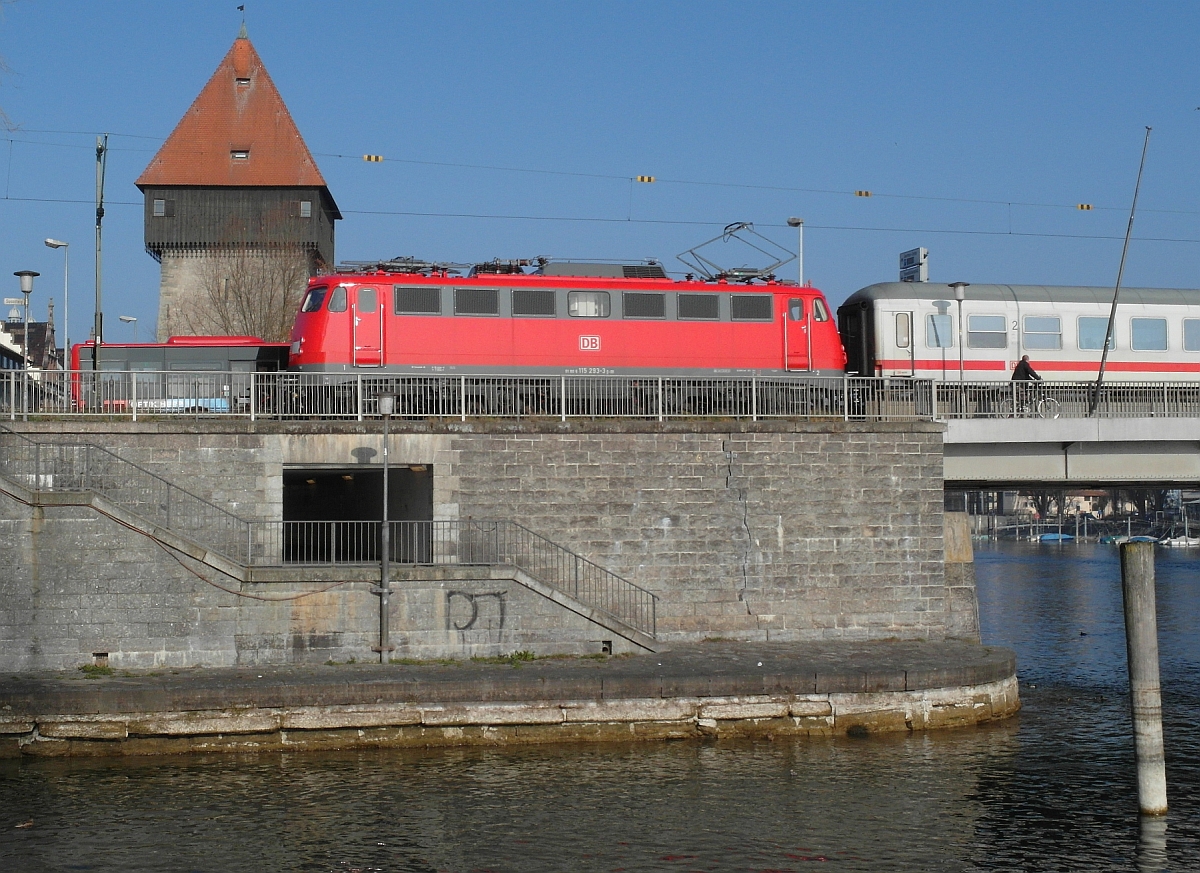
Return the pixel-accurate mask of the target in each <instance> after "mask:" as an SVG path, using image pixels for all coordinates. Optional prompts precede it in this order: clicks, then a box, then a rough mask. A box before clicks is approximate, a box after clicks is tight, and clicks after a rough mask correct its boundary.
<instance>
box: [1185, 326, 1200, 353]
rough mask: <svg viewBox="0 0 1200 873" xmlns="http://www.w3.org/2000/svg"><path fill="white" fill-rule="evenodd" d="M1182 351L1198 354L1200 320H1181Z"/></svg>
mask: <svg viewBox="0 0 1200 873" xmlns="http://www.w3.org/2000/svg"><path fill="white" fill-rule="evenodd" d="M1183 350H1184V351H1185V352H1200V318H1185V319H1184V320H1183Z"/></svg>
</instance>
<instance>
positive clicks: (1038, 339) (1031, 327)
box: [1021, 315, 1062, 351]
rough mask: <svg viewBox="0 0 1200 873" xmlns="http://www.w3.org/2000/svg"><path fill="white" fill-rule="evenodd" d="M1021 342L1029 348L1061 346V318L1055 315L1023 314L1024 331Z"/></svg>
mask: <svg viewBox="0 0 1200 873" xmlns="http://www.w3.org/2000/svg"><path fill="white" fill-rule="evenodd" d="M1021 344H1022V345H1023V346H1024V347H1025V348H1026V349H1029V350H1035V349H1036V350H1039V351H1040V350H1044V349H1049V350H1052V351H1057V350H1058V349H1061V348H1062V319H1060V318H1059V317H1058V316H1057V315H1027V316H1025V331H1024V333H1023V334H1022V337H1021Z"/></svg>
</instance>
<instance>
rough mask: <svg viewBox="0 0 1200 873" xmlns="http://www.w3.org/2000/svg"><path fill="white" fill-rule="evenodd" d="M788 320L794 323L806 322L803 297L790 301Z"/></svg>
mask: <svg viewBox="0 0 1200 873" xmlns="http://www.w3.org/2000/svg"><path fill="white" fill-rule="evenodd" d="M788 318H790V319H791V320H792V321H804V298H803V297H793V298H792V299H790V300H789V301H788Z"/></svg>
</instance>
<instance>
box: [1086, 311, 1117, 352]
mask: <svg viewBox="0 0 1200 873" xmlns="http://www.w3.org/2000/svg"><path fill="white" fill-rule="evenodd" d="M1107 332H1108V319H1107V318H1101V317H1100V316H1098V315H1081V316H1079V348H1081V349H1085V350H1087V349H1096V350H1097V351H1098V350H1100V349H1103V348H1104V334H1106V333H1107ZM1116 347H1117V338H1116V337H1115V336H1110V337H1109V338H1108V348H1109V350H1112V349H1115V348H1116Z"/></svg>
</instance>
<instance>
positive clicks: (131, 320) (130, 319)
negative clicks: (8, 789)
mask: <svg viewBox="0 0 1200 873" xmlns="http://www.w3.org/2000/svg"><path fill="white" fill-rule="evenodd" d="M117 320H118V321H123V322H125V323H126V324H132V325H133V342H134V345H137V316H136V315H118V316H117Z"/></svg>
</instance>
